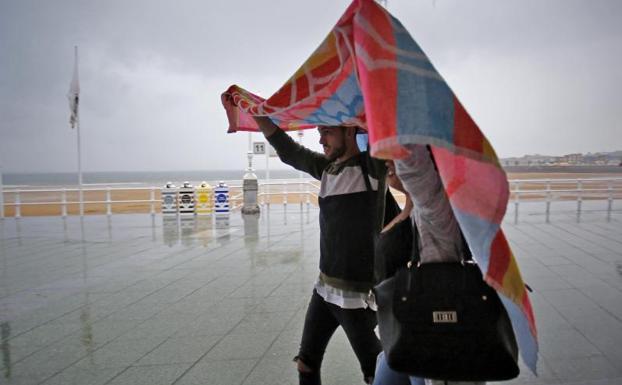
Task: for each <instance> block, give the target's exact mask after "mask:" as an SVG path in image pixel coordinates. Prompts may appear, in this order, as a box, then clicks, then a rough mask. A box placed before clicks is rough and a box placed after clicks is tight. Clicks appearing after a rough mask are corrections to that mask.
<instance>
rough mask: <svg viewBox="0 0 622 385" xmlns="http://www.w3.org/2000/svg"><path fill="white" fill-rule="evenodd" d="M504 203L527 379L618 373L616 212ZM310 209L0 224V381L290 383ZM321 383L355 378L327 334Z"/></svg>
mask: <svg viewBox="0 0 622 385" xmlns="http://www.w3.org/2000/svg"><path fill="white" fill-rule="evenodd" d="M555 209H556V210H558V211H557V212H556V211H555V210H553V211H552V213H551V215H550V216H549V218H545V216H544V214H543V213H542V212H541V211H542V210H540V207H531V208H530V207H528V205H524V206H522V207H521V210H522V211H520V212H519V215H518V216H516V215H514V213H513V212H512V207H510V209H509V210H508V215H507V219H506V221H505V223H504V228H505V230H506V232H507V236H508V239H509V241H510V243H511V244H512V247H513V250H514V253H515V254H516V256H517V258H518V261H519V265H520V267H521V270H522V272H523V275H524V277H525V280H526V281H527V282H528V283H529V284H530V286H531V287H532V288H533V289H534V292H533V293H532V301H533V305H534V310H535V313H536V318H537V323H538V327H539V332H540V346H541V347H540V350H541V357H540V361H539V377H535V376H533V375H532V374H531V373H529V372H528V370H526V369H525V368H524V367H522V373H521V376H520V377H519V378H518V379H515V380H513V381H510V382H507V383H508V384H593V385H596V384H598V385H604V384H612V385H613V384H622V365H620V364H621V363H622V295H621V292H622V212H621V211H613V212H610V213H605V212H604V211H602V210H601V209H600V208H598V207H596V208H594V209H593V210H590V208H589V207H585V208H584V211H583V212H581V213H580V215H577V213H576V212H575V211H573V209H572V208H571V207H568V208H567V210H564V209H563V207H556V208H555ZM317 223H318V211H317V209H316V208H314V207H311V208H310V209H307V208H306V206H305V207H304V208H303V209H301V208H300V207H299V206H297V205H290V206H288V207H287V210H284V209H283V206H272V207H271V209H270V210H262V213H261V215H260V216H258V217H257V216H252V217H242V216H241V215H240V213H239V212H234V213H232V214H231V216H230V217H225V218H217V219H214V218H210V217H207V218H202V217H198V218H180V219H179V220H177V218H166V217H164V218H163V217H162V216H160V215H156V216H155V217H152V216H150V215H140V214H134V215H113V216H112V217H110V218H109V217H106V216H89V217H85V218H84V219H83V220H80V219H79V218H77V217H68V218H67V219H66V220H63V219H62V218H59V217H29V218H22V219H19V220H16V219H14V218H7V219H4V220H1V221H0V269H1V270H0V358H1V360H0V384H45V385H52V384H58V385H60V384H79V385H96V384H101V385H103V384H110V385H112V384H132V385H140V384H149V385H158V384H162V385H168V384H179V385H195V384H196V385H198V384H201V385H211V384H214V385H235V384H251V385H262V384H266V385H268V384H270V385H273V384H295V383H297V376H296V372H295V370H294V367H293V364H292V363H291V359H292V357H293V356H294V355H295V354H296V352H297V348H298V342H299V338H300V334H301V329H302V323H303V319H304V313H305V306H306V303H307V301H308V299H309V296H310V294H311V290H312V285H313V282H314V280H315V278H316V275H317V260H318V249H319V230H318V224H317ZM323 378H324V384H327V385H331V384H335V385H337V384H339V385H341V384H362V383H363V382H362V378H361V374H360V372H359V369H358V363H357V361H356V358H355V356H354V353H353V352H352V351H351V349H350V347H349V344H348V342H347V339H346V338H345V335H344V334H343V332H341V331H338V332H337V333H336V335H335V337H334V338H333V340H332V341H331V343H330V345H329V348H328V351H327V354H326V358H325V363H324V367H323Z"/></svg>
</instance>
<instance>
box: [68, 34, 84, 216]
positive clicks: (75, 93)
mask: <svg viewBox="0 0 622 385" xmlns="http://www.w3.org/2000/svg"><path fill="white" fill-rule="evenodd" d="M73 70H74V72H73V78H72V80H71V86H70V87H69V95H68V96H69V98H70V106H71V110H72V116H71V123H72V127H73V124H74V123H75V125H76V129H77V135H76V136H77V146H78V204H79V206H80V216H83V215H84V194H83V191H82V146H81V143H80V108H79V103H80V96H79V94H80V83H79V81H78V46H77V45H76V46H74V69H73Z"/></svg>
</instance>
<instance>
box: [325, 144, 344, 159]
mask: <svg viewBox="0 0 622 385" xmlns="http://www.w3.org/2000/svg"><path fill="white" fill-rule="evenodd" d="M345 153H346V146H345V145H341V146H339V147H333V151H332V152H331V153H330V154H327V155H326V158H327V159H328V160H330V161H331V162H332V161H334V160H335V159H337V158H339V157H340V156H342V155H343V154H345Z"/></svg>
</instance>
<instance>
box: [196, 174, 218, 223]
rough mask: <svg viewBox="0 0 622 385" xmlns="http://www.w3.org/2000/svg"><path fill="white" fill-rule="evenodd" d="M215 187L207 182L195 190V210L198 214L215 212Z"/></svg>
mask: <svg viewBox="0 0 622 385" xmlns="http://www.w3.org/2000/svg"><path fill="white" fill-rule="evenodd" d="M212 195H213V188H212V186H210V184H209V183H207V182H201V184H200V185H199V186H198V187H197V188H196V190H195V198H196V200H195V203H194V204H195V212H196V213H197V215H210V214H212V213H213V212H214V198H213V196H212Z"/></svg>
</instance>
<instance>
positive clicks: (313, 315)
mask: <svg viewBox="0 0 622 385" xmlns="http://www.w3.org/2000/svg"><path fill="white" fill-rule="evenodd" d="M376 323H377V321H376V313H375V312H374V311H372V310H370V309H342V308H340V307H339V306H337V305H333V304H332V303H328V302H326V301H324V298H322V297H320V295H319V294H317V293H316V292H315V290H314V291H313V296H312V297H311V301H310V302H309V307H308V308H307V315H306V317H305V325H304V329H303V331H302V342H301V343H300V352H299V353H298V356H297V357H296V359H299V360H301V361H302V362H303V363H304V364H305V365H306V366H308V367H309V368H311V372H310V373H302V372H301V373H300V385H319V384H321V383H322V381H321V377H320V367H321V366H322V359H323V358H324V352H325V351H326V346H328V341H329V340H330V338H331V337H332V335H333V333H335V330H337V327H338V326H341V327H342V328H343V330H344V331H345V333H346V336H347V337H348V340H349V341H350V345H351V346H352V349H353V350H354V353H355V354H356V357H357V358H358V360H359V363H360V364H361V370H362V371H363V378H364V379H368V378H372V377H373V376H374V370H375V368H376V357H377V356H378V353H380V350H381V349H382V348H381V347H380V341H379V340H378V338H377V337H376V334H375V333H374V328H375V327H376Z"/></svg>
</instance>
